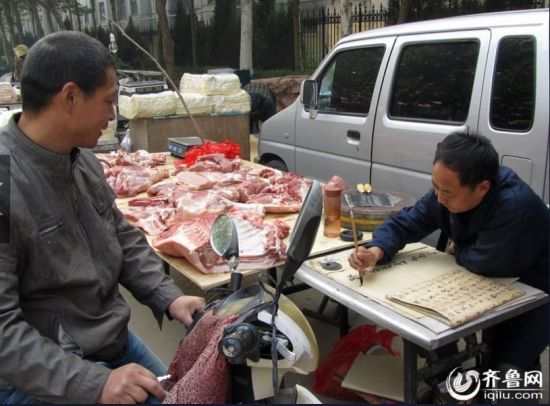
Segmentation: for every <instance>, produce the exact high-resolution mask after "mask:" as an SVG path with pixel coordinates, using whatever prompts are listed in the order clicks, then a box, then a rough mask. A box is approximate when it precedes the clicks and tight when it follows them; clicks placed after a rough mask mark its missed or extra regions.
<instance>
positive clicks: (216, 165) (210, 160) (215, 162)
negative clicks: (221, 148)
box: [189, 154, 241, 172]
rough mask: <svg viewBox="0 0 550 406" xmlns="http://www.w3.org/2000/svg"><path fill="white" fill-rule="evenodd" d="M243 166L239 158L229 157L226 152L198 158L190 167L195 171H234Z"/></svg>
mask: <svg viewBox="0 0 550 406" xmlns="http://www.w3.org/2000/svg"><path fill="white" fill-rule="evenodd" d="M240 166H241V160H240V159H239V158H235V159H227V158H226V157H225V155H224V154H208V155H203V156H200V157H199V158H197V160H196V161H195V163H194V164H193V165H191V166H190V167H189V170H190V171H195V172H203V171H207V172H234V171H236V170H238V169H239V168H240Z"/></svg>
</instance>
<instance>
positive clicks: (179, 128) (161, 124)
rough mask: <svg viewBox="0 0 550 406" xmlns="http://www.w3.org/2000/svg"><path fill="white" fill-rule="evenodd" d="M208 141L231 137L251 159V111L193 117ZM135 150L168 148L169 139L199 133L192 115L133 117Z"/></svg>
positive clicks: (132, 134)
mask: <svg viewBox="0 0 550 406" xmlns="http://www.w3.org/2000/svg"><path fill="white" fill-rule="evenodd" d="M193 118H194V119H195V121H196V122H197V124H198V126H199V128H200V130H201V131H202V137H203V139H205V140H210V141H217V142H222V141H225V140H226V139H231V140H233V141H235V142H236V143H237V144H239V145H240V146H241V158H243V159H247V160H248V159H250V121H249V115H248V114H235V115H216V116H211V115H204V116H193ZM130 134H131V139H132V151H136V150H138V149H144V150H145V151H148V152H163V151H167V148H166V146H167V143H168V138H174V137H192V136H197V135H198V134H197V131H196V130H195V126H194V125H193V122H192V121H191V119H190V118H189V117H186V116H168V117H153V118H141V119H136V120H130Z"/></svg>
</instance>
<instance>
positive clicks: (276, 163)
mask: <svg viewBox="0 0 550 406" xmlns="http://www.w3.org/2000/svg"><path fill="white" fill-rule="evenodd" d="M264 165H265V166H269V167H270V168H273V169H278V170H280V171H283V172H288V168H287V167H286V165H285V163H284V162H283V161H281V160H280V159H272V160H271V161H267V162H266V163H265V164H264Z"/></svg>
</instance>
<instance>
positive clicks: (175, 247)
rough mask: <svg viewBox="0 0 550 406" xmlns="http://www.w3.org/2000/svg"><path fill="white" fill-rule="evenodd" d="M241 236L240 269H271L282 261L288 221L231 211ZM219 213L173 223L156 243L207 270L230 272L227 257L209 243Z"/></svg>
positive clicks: (160, 248)
mask: <svg viewBox="0 0 550 406" xmlns="http://www.w3.org/2000/svg"><path fill="white" fill-rule="evenodd" d="M228 215H230V216H231V217H232V219H233V221H234V222H235V226H236V227H237V233H238V236H239V257H240V264H239V268H238V269H268V268H271V267H273V266H275V265H276V264H278V263H280V262H282V261H283V259H284V257H285V253H286V245H285V243H284V242H283V241H282V238H285V237H286V236H287V235H288V233H289V227H288V225H287V224H286V223H284V222H282V221H280V220H276V221H275V222H268V221H264V219H263V218H262V217H261V216H257V215H253V214H249V213H242V212H239V211H230V212H229V213H228ZM215 218H216V216H212V215H205V216H202V217H199V218H195V219H192V220H188V221H183V222H181V223H177V224H174V225H173V226H172V227H170V228H169V229H168V230H166V231H164V232H163V233H161V234H160V235H159V236H158V237H157V238H156V239H155V240H154V241H153V246H154V247H155V248H156V249H158V250H159V251H160V252H162V253H163V254H166V255H170V256H174V257H184V258H186V259H187V261H189V262H190V263H191V264H192V265H193V266H195V268H197V269H198V270H199V271H201V272H203V273H205V274H212V273H221V272H229V267H228V266H227V261H225V260H224V259H222V258H220V257H219V256H218V255H217V254H216V253H215V252H214V250H213V249H212V247H211V245H210V228H211V227H212V223H213V222H214V220H215Z"/></svg>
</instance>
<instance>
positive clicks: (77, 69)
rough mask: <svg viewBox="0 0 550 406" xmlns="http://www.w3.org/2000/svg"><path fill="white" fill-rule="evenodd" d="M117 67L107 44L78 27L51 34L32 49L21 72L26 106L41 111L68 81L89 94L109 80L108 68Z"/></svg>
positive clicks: (29, 109) (25, 108) (30, 109)
mask: <svg viewBox="0 0 550 406" xmlns="http://www.w3.org/2000/svg"><path fill="white" fill-rule="evenodd" d="M109 68H113V69H116V66H115V62H114V60H113V57H112V56H111V54H110V53H109V51H108V50H107V48H106V47H105V46H104V45H103V44H102V43H101V42H99V41H98V40H96V39H95V38H92V37H90V36H89V35H87V34H84V33H81V32H78V31H59V32H56V33H53V34H50V35H48V36H46V37H44V38H42V39H41V40H40V41H38V42H37V43H36V44H34V45H33V46H32V48H31V49H30V51H29V53H28V55H27V57H26V59H25V64H24V66H23V71H22V72H21V81H20V83H21V99H22V102H23V110H24V111H31V112H34V113H38V112H40V111H41V110H42V109H44V108H45V107H46V106H48V104H49V103H50V101H51V99H52V97H53V96H54V95H55V94H57V93H58V92H59V91H61V89H62V88H63V86H64V85H65V84H66V83H68V82H74V83H76V85H77V86H78V87H79V88H80V89H81V90H82V91H83V92H84V94H86V95H92V94H93V93H94V92H95V91H96V90H97V89H98V88H100V87H101V86H103V85H104V84H105V83H107V74H106V71H107V69H109Z"/></svg>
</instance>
